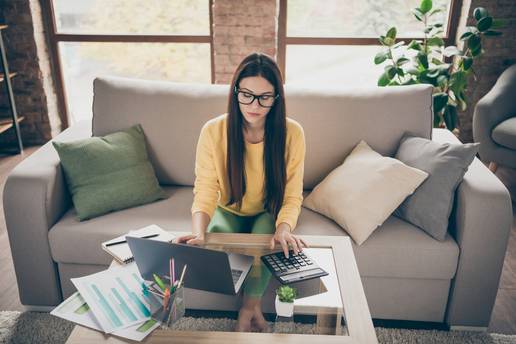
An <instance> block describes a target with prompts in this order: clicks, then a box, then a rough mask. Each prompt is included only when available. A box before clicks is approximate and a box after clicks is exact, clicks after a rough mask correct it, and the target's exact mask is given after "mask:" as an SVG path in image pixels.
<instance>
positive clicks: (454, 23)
mask: <svg viewBox="0 0 516 344" xmlns="http://www.w3.org/2000/svg"><path fill="white" fill-rule="evenodd" d="M450 1H451V2H450V11H449V13H448V25H447V27H446V34H445V36H444V37H443V40H444V42H445V44H446V45H449V44H455V38H456V36H457V27H458V24H459V18H460V11H461V8H462V0H450ZM287 5H288V0H279V16H278V53H277V62H278V66H279V68H280V70H281V73H282V74H283V79H284V80H283V82H286V76H287V74H286V69H285V67H286V66H285V63H286V53H287V45H379V44H380V42H379V41H378V38H363V37H361V38H358V37H309V36H304V37H288V36H287V7H288V6H287ZM412 39H421V38H420V37H419V38H415V37H398V38H397V39H396V42H399V41H401V40H409V41H410V40H412Z"/></svg>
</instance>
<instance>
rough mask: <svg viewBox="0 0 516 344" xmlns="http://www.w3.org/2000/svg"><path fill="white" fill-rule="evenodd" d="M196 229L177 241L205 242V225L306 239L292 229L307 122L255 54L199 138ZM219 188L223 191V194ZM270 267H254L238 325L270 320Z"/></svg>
mask: <svg viewBox="0 0 516 344" xmlns="http://www.w3.org/2000/svg"><path fill="white" fill-rule="evenodd" d="M196 154H197V155H196V163H195V174H196V179H195V184H194V191H193V192H194V202H193V205H192V209H191V211H192V227H193V228H192V232H193V234H192V235H187V236H183V237H180V238H178V239H177V241H178V242H182V243H187V244H193V245H200V244H203V242H204V234H205V233H206V231H207V232H219V233H236V232H245V233H253V234H256V233H259V234H274V236H273V237H272V239H271V249H272V248H274V245H275V243H279V244H281V246H282V248H283V250H284V252H285V255H286V256H288V251H289V245H290V246H291V248H292V250H293V251H294V254H297V253H298V252H300V251H301V250H302V248H303V247H307V245H306V243H305V242H304V241H303V240H302V239H300V238H298V237H296V236H295V235H293V234H292V231H293V230H294V228H295V227H296V223H297V218H298V216H299V213H300V210H301V203H302V201H303V196H302V191H303V171H304V156H305V141H304V133H303V129H302V127H301V126H300V125H299V123H297V122H296V121H294V120H292V119H290V118H287V117H286V115H285V97H284V92H283V82H282V78H281V73H280V71H279V68H278V66H277V65H276V63H275V62H274V60H272V59H271V58H270V57H268V56H267V55H264V54H258V53H255V54H251V55H249V56H247V57H246V58H245V59H244V60H243V61H242V62H241V63H240V65H239V66H238V68H237V70H236V72H235V74H234V76H233V80H232V82H231V88H230V94H229V102H228V113H227V114H224V115H221V116H218V117H216V118H213V119H211V120H210V121H208V122H207V123H206V124H205V125H204V126H203V128H202V130H201V134H200V137H199V141H198V144H197V152H196ZM219 194H220V198H219ZM269 279H270V273H269V271H268V270H267V269H266V268H265V267H263V266H261V267H260V268H257V267H253V269H252V270H251V272H250V273H249V276H248V277H247V279H246V281H245V286H244V298H243V303H242V307H241V309H240V312H239V315H238V324H237V328H236V330H237V331H250V330H252V329H253V330H258V331H263V330H265V328H266V322H265V319H264V317H263V314H262V311H261V296H262V295H263V293H264V291H265V289H266V287H267V284H268V282H269Z"/></svg>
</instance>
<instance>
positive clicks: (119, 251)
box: [102, 225, 175, 264]
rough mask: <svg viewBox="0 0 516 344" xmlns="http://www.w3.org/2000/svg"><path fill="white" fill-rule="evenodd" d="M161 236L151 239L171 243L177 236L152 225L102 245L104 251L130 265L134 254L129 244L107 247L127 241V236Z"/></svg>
mask: <svg viewBox="0 0 516 344" xmlns="http://www.w3.org/2000/svg"><path fill="white" fill-rule="evenodd" d="M152 234H159V236H157V237H153V238H151V239H152V240H158V241H164V242H171V241H172V240H173V239H174V238H175V235H174V234H172V233H170V232H167V231H165V230H163V229H162V228H161V227H159V226H158V225H150V226H147V227H143V228H141V229H137V230H132V231H129V233H127V234H124V235H121V236H119V237H116V238H114V239H111V240H108V241H105V242H103V243H102V249H103V250H104V251H106V252H107V253H109V254H110V255H112V256H113V258H115V259H116V260H117V261H118V262H119V263H122V264H126V263H130V262H131V261H132V260H133V254H132V252H131V249H130V248H129V245H127V243H122V244H118V245H112V246H107V245H108V244H109V243H112V242H118V241H121V240H125V237H126V236H134V237H140V238H141V237H144V236H147V235H152Z"/></svg>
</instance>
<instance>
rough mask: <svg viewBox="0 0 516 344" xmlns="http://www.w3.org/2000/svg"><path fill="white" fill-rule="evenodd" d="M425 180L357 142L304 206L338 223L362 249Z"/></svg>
mask: <svg viewBox="0 0 516 344" xmlns="http://www.w3.org/2000/svg"><path fill="white" fill-rule="evenodd" d="M427 177H428V173H426V172H424V171H421V170H418V169H416V168H413V167H409V166H407V165H405V164H404V163H402V162H401V161H399V160H396V159H393V158H389V157H384V156H382V155H380V154H379V153H377V152H375V151H374V150H372V149H371V147H369V145H368V144H367V143H366V142H365V141H360V143H359V144H358V145H357V146H356V147H355V148H354V149H353V151H352V152H351V153H350V154H349V156H348V157H347V158H346V159H345V160H344V162H343V163H342V165H340V166H339V167H337V168H336V169H334V170H333V171H332V172H331V173H330V174H328V175H327V176H326V178H324V180H323V181H322V182H320V183H319V184H318V185H317V186H316V187H315V188H314V189H313V191H312V192H311V193H310V194H309V195H308V196H307V197H306V198H305V200H304V202H303V206H305V207H306V208H309V209H311V210H313V211H316V212H318V213H321V214H323V215H325V216H327V217H329V218H331V219H332V220H334V221H335V222H337V223H338V224H339V225H340V226H341V227H343V228H344V229H345V230H346V231H347V232H348V234H349V235H350V236H351V237H352V238H353V240H354V241H355V242H356V243H357V244H358V245H361V244H362V243H363V242H364V241H365V240H366V239H367V238H368V237H369V236H370V235H371V234H372V233H373V231H374V230H375V229H376V228H377V227H378V226H380V225H381V224H382V223H383V222H384V221H385V220H386V219H387V218H388V217H389V216H390V215H391V214H392V213H393V212H394V210H396V208H397V207H398V206H399V205H400V204H401V203H402V202H403V200H405V198H406V197H407V196H409V195H410V194H412V193H413V192H414V190H416V188H417V187H418V186H419V185H420V184H421V183H423V181H424V180H425V179H426V178H427Z"/></svg>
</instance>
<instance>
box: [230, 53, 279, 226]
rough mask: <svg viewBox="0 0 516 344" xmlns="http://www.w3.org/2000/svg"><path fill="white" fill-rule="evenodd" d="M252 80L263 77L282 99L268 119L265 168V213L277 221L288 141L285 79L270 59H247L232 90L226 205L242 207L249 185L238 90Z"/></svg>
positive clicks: (261, 57) (275, 105)
mask: <svg viewBox="0 0 516 344" xmlns="http://www.w3.org/2000/svg"><path fill="white" fill-rule="evenodd" d="M251 76H261V77H263V78H265V79H266V80H267V81H269V82H270V83H271V84H272V85H273V86H274V91H275V92H276V94H278V95H279V97H278V98H277V99H276V101H275V102H274V105H273V106H272V108H271V109H270V110H269V112H268V113H267V117H266V119H265V129H264V130H265V133H264V154H263V165H264V168H265V173H264V174H265V185H264V209H265V210H266V211H268V212H269V213H270V214H272V215H273V216H274V219H276V218H277V216H278V213H279V211H280V209H281V206H282V204H283V194H284V192H285V184H286V178H287V177H286V174H287V173H286V167H285V141H286V132H287V120H286V114H285V113H286V110H285V97H284V95H285V93H284V91H283V78H282V77H281V72H280V70H279V68H278V66H277V65H276V62H274V60H273V59H272V58H270V57H269V56H267V55H265V54H260V53H254V54H251V55H249V56H247V57H246V58H245V59H244V60H243V61H242V62H241V63H240V65H239V66H238V68H237V69H236V71H235V74H234V75H233V80H232V81H231V87H230V88H229V101H228V117H227V123H228V125H227V147H228V154H227V162H226V163H227V165H226V166H227V172H228V180H229V188H230V199H229V201H228V203H227V204H226V205H230V204H234V203H236V204H237V206H238V208H239V209H240V208H241V207H242V198H243V197H244V194H245V191H246V185H245V164H244V159H245V144H244V134H243V121H244V119H243V115H242V112H241V111H240V107H239V104H238V100H237V95H236V94H235V92H234V90H235V86H236V87H238V85H239V84H240V80H242V79H243V78H246V77H251Z"/></svg>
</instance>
